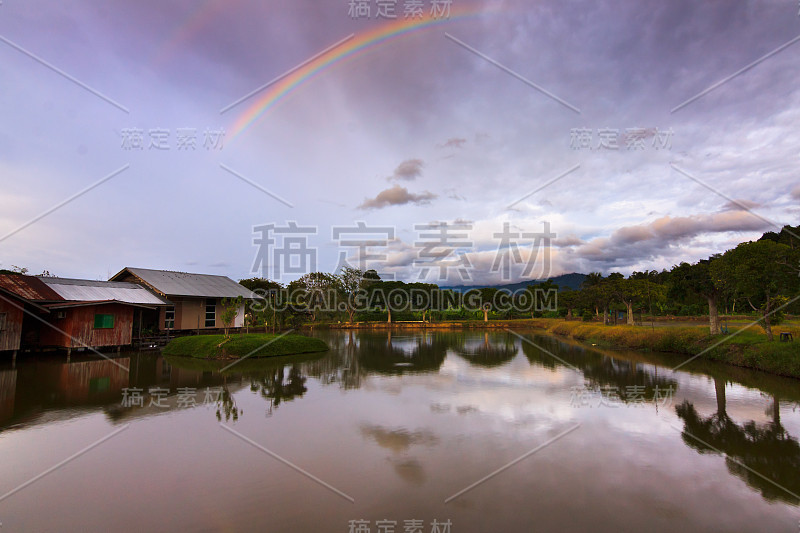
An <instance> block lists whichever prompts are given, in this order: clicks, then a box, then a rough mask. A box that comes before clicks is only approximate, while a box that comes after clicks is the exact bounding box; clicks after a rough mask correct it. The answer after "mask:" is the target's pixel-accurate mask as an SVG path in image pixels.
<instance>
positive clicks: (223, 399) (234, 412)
mask: <svg viewBox="0 0 800 533" xmlns="http://www.w3.org/2000/svg"><path fill="white" fill-rule="evenodd" d="M223 414H224V416H225V422H228V421H230V420H233V421H234V422H236V421H237V420H239V415H240V414H242V410H241V409H239V408H237V407H236V399H235V398H234V397H233V394H231V391H230V389H228V378H227V377H223V381H222V386H221V387H220V393H219V397H218V398H217V420H218V421H220V422H222V417H223Z"/></svg>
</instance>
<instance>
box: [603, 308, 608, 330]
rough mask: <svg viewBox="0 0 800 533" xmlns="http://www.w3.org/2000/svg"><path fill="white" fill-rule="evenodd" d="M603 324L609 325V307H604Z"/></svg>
mask: <svg viewBox="0 0 800 533" xmlns="http://www.w3.org/2000/svg"><path fill="white" fill-rule="evenodd" d="M603 325H604V326H607V325H608V307H604V308H603Z"/></svg>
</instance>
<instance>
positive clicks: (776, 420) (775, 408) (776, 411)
mask: <svg viewBox="0 0 800 533" xmlns="http://www.w3.org/2000/svg"><path fill="white" fill-rule="evenodd" d="M772 423H773V424H775V425H776V426H780V425H781V401H780V400H779V399H778V397H777V396H774V395H773V396H772Z"/></svg>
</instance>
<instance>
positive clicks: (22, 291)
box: [0, 274, 63, 302]
mask: <svg viewBox="0 0 800 533" xmlns="http://www.w3.org/2000/svg"><path fill="white" fill-rule="evenodd" d="M0 287H3V288H4V289H6V290H7V291H9V292H12V293H14V294H16V295H17V296H20V297H22V298H25V299H26V300H36V301H47V302H49V301H59V300H63V298H62V297H61V296H60V295H59V294H58V293H56V292H55V291H54V290H53V289H51V288H50V287H48V286H47V285H45V283H44V282H42V280H41V279H39V278H37V277H34V276H24V275H22V274H0Z"/></svg>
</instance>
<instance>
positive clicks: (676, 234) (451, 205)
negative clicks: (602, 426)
mask: <svg viewBox="0 0 800 533" xmlns="http://www.w3.org/2000/svg"><path fill="white" fill-rule="evenodd" d="M361 3H363V4H369V8H370V17H369V18H367V17H366V16H363V14H362V15H360V16H355V15H358V13H351V12H350V9H351V6H350V2H349V0H323V1H319V0H313V1H312V0H291V1H289V0H274V1H271V0H267V1H263V0H259V1H257V2H256V1H248V0H235V1H230V0H205V1H200V0H196V1H182V0H174V1H170V2H156V1H148V0H144V1H139V2H115V1H111V2H103V3H101V4H98V3H96V2H86V1H85V0H65V1H61V2H40V1H36V0H25V1H22V0H3V1H2V3H0V72H1V73H2V74H1V75H0V117H2V120H1V121H0V180H2V185H3V187H2V195H0V268H10V267H11V266H12V265H17V266H24V267H27V268H28V269H30V271H31V272H33V273H39V272H41V271H42V270H44V269H47V270H49V271H50V272H51V273H53V274H56V275H59V276H65V277H86V278H92V279H98V278H100V279H105V278H107V277H108V276H109V275H111V274H114V273H115V272H117V271H118V270H120V269H121V268H123V267H125V266H139V267H149V268H163V269H170V270H181V271H192V272H204V273H212V274H224V275H228V276H230V277H232V278H234V279H240V278H244V277H250V276H253V275H260V274H261V271H260V268H262V267H265V268H266V269H267V270H266V272H265V274H266V275H268V276H269V277H272V278H275V277H278V276H275V275H274V271H273V268H274V267H275V266H276V263H277V259H280V258H284V259H286V258H289V259H291V257H290V256H291V254H284V255H281V254H280V252H281V251H285V250H287V249H289V248H290V247H292V246H295V247H297V246H303V242H301V241H302V239H304V238H306V237H307V238H308V240H307V245H306V246H307V248H308V249H309V250H310V251H315V252H316V262H315V263H314V261H312V260H313V259H314V257H312V256H311V255H310V253H309V254H305V255H304V254H300V253H295V256H294V260H295V262H294V265H295V266H294V268H281V276H280V277H281V281H284V282H285V281H289V280H291V279H293V278H295V277H297V275H298V273H297V272H295V273H292V272H290V271H291V270H295V271H299V270H301V269H302V268H303V266H304V265H303V264H302V261H300V260H301V259H305V260H306V264H305V268H306V270H310V269H312V267H315V269H316V270H321V271H332V270H334V268H335V267H336V266H337V264H338V263H339V260H340V256H341V254H342V253H344V257H345V259H346V260H348V261H350V262H351V263H352V262H356V261H357V255H358V249H359V248H358V246H355V245H353V241H357V240H359V239H360V240H373V241H374V242H377V243H378V245H373V246H372V247H370V248H367V249H366V253H368V254H370V256H376V257H379V259H378V260H375V261H372V263H371V264H369V265H368V266H371V267H376V268H377V269H378V270H380V271H383V272H385V273H392V274H394V275H395V276H396V277H397V278H398V279H404V280H415V279H418V278H419V276H420V275H421V274H422V273H423V271H425V270H426V268H425V267H426V265H431V266H433V267H434V268H431V269H428V270H429V272H428V277H427V279H428V281H433V282H437V281H440V280H439V279H438V277H439V275H440V273H442V272H443V271H444V273H445V274H446V275H447V277H448V279H449V282H450V283H458V282H460V281H461V279H460V278H461V275H462V274H463V270H464V269H461V268H456V267H457V266H467V265H468V266H469V267H470V268H469V269H467V271H468V272H467V274H468V275H469V279H468V280H465V281H468V282H470V283H489V282H501V281H504V280H503V279H502V278H504V277H507V278H510V279H509V280H508V281H517V280H519V279H521V277H522V276H528V277H538V276H539V275H542V273H544V274H545V275H551V276H552V275H558V274H562V273H568V272H574V271H578V272H589V271H602V272H604V273H608V272H610V271H612V270H617V271H621V272H624V273H629V272H630V271H632V270H642V269H652V268H655V269H661V268H664V267H666V268H669V267H670V266H671V265H672V264H675V263H677V262H680V261H682V260H697V259H700V258H704V257H707V256H708V255H709V254H712V253H716V252H720V251H724V250H725V249H727V248H730V247H732V246H734V245H735V244H736V243H738V242H741V241H744V240H749V239H753V238H755V237H757V236H759V235H760V234H761V233H762V232H764V231H766V230H769V229H774V226H773V225H772V223H776V224H779V225H781V224H785V223H790V224H793V225H794V224H797V223H798V218H800V208H798V204H800V180H799V179H798V175H800V173H798V170H800V168H799V165H798V156H799V155H800V154H799V152H798V146H800V132H799V131H798V128H797V125H798V124H800V86H798V84H797V79H798V73H800V42H797V43H794V42H792V40H793V39H795V38H796V37H797V36H798V35H800V18H799V17H798V5H797V2H796V1H760V2H727V1H725V2H722V1H719V2H696V1H695V2H690V1H669V2H663V1H658V2H656V1H649V0H645V1H636V2H633V1H631V2H604V1H587V2H572V1H556V0H553V1H550V0H546V1H535V2H531V1H530V0H508V1H486V2H472V1H467V0H452V2H451V3H450V10H451V11H450V16H449V18H445V17H439V18H437V19H435V20H434V19H433V18H432V16H431V9H432V8H433V7H434V6H433V5H432V4H433V3H434V0H423V1H422V2H421V4H422V8H423V19H422V20H420V19H418V18H416V17H415V16H413V13H412V12H411V11H410V10H411V8H412V7H413V4H414V2H411V1H410V0H397V2H396V3H395V6H394V13H395V15H396V17H397V18H395V19H392V18H390V16H391V12H390V11H389V12H387V7H386V5H384V6H381V5H379V4H380V3H381V2H377V1H376V0H372V1H371V2H361ZM383 3H384V4H386V2H383ZM389 3H390V4H391V2H389ZM439 7H442V8H443V7H444V6H439ZM379 10H383V11H384V12H383V13H381V14H380V16H378V11H379ZM407 10H409V14H411V15H412V16H411V17H408V18H406V17H404V14H405V13H406V11H407ZM326 49H327V52H325V53H323V54H322V55H320V53H321V52H324V51H325V50H326ZM773 52H774V53H773ZM765 56H766V57H765ZM309 60H311V61H310V62H309ZM746 67H750V68H746ZM293 69H294V70H293ZM742 69H745V70H744V71H742ZM287 72H289V75H288V77H285V78H281V79H278V80H277V82H275V83H273V84H272V85H270V86H267V87H264V86H265V85H266V84H268V83H269V82H271V81H275V80H276V78H279V77H280V76H282V75H283V74H285V73H287ZM720 82H722V83H720ZM709 88H711V90H710V91H707V92H705V93H704V91H706V90H707V89H709ZM248 95H249V97H248ZM698 96H699V97H698ZM245 97H247V98H245ZM684 104H685V105H684ZM251 118H252V120H250V119H251ZM192 140H194V145H192ZM87 189H88V190H87ZM43 215H44V216H43ZM290 222H291V223H294V225H291V224H290ZM441 223H448V224H449V226H447V227H448V228H450V230H451V231H450V233H451V234H452V235H454V236H455V237H451V239H450V240H451V242H452V243H455V244H452V245H448V246H444V245H442V244H441V241H437V240H436V239H434V238H433V237H432V235H436V234H441V233H442V231H443V230H441ZM506 224H507V225H506ZM437 225H438V226H437ZM259 226H261V227H262V230H263V231H261V230H259V231H255V230H254V228H257V227H259ZM265 227H266V228H269V229H267V230H264V228H265ZM281 227H283V228H287V227H288V228H291V227H296V228H299V230H298V231H302V232H303V233H293V234H286V233H280V231H279V230H280V228H281ZM437 227H438V228H439V229H438V230H437V229H436V228H437ZM504 227H505V228H507V231H506V233H507V234H508V235H510V237H509V238H508V239H506V240H505V241H503V239H502V238H500V237H498V236H497V235H498V234H501V233H503V232H504ZM547 227H549V228H550V230H549V232H550V234H551V235H552V236H553V238H552V249H551V252H550V257H549V260H548V261H544V260H543V258H544V256H545V254H544V252H543V251H540V252H539V253H538V254H537V255H536V256H535V262H536V263H535V265H533V264H532V262H533V259H534V258H532V254H531V250H532V249H535V242H536V241H537V235H539V236H541V235H542V234H543V233H544V232H545V228H547ZM347 228H350V229H353V228H355V229H356V231H354V232H348V231H347ZM359 228H361V229H359ZM364 228H367V229H364ZM370 228H371V230H372V233H369V230H370ZM376 228H377V230H376ZM264 231H266V233H264ZM359 232H360V233H359ZM526 235H527V237H526ZM259 236H265V237H266V239H265V240H266V244H265V245H262V246H260V247H259V246H258V245H256V244H254V239H255V240H257V239H259V238H260V237H259ZM292 238H295V239H299V240H298V241H292ZM538 241H539V242H540V243H541V242H545V241H546V240H545V241H543V240H542V239H541V238H539V239H538ZM293 242H294V244H292V243H293ZM437 242H438V243H439V244H437ZM298 243H299V244H298ZM348 243H349V245H348ZM383 244H385V246H384V245H383ZM513 244H517V245H518V246H517V247H514V246H513ZM509 245H512V246H511V247H508V246H509ZM498 247H505V248H504V249H505V250H506V251H507V252H508V253H507V255H506V256H505V259H506V262H505V263H504V264H506V265H510V267H509V270H508V275H507V276H506V272H505V271H504V270H503V268H502V265H501V264H500V263H498V261H497V256H498ZM259 252H261V253H260V254H259ZM276 252H277V254H276ZM464 252H469V253H466V255H464ZM380 256H383V258H382V259H381V258H380ZM257 259H259V260H258V261H257ZM260 259H264V260H265V261H263V262H262V261H260ZM430 261H433V263H432V264H431V263H428V262H430ZM501 263H502V262H501ZM529 263H531V264H529ZM254 266H256V267H258V268H257V271H256V272H253V268H254ZM436 266H442V268H441V269H439V268H435V267H436ZM493 267H494V268H493Z"/></svg>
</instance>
